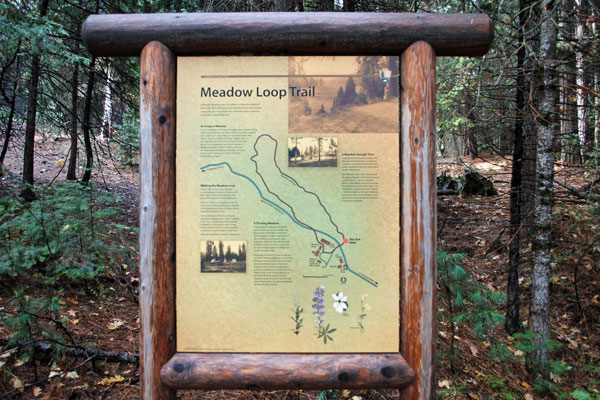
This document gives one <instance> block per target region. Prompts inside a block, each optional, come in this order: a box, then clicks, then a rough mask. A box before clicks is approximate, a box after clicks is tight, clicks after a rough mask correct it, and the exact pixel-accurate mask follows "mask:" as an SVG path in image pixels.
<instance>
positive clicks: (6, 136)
mask: <svg viewBox="0 0 600 400" xmlns="http://www.w3.org/2000/svg"><path fill="white" fill-rule="evenodd" d="M17 53H18V50H17ZM15 58H16V59H17V66H16V68H15V77H14V81H13V87H12V97H11V98H10V101H9V106H10V110H9V111H8V119H7V121H6V128H5V129H4V143H3V144H2V151H1V152H0V171H2V165H3V164H4V158H5V157H6V153H7V152H8V145H9V143H10V137H11V135H12V126H13V121H14V118H15V108H16V104H17V92H18V89H19V73H20V69H21V68H20V62H19V58H18V54H15ZM5 99H6V97H5Z"/></svg>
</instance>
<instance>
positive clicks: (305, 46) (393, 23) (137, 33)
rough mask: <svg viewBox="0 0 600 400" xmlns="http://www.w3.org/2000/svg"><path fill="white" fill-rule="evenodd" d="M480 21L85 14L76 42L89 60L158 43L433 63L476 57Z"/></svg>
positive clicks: (208, 51) (486, 30) (187, 51)
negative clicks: (418, 52) (421, 51)
mask: <svg viewBox="0 0 600 400" xmlns="http://www.w3.org/2000/svg"><path fill="white" fill-rule="evenodd" d="M492 31H493V30H492V26H491V22H490V18H489V17H488V16H487V15H485V14H416V13H339V12H307V13H281V12H269V13H181V14H111V15H91V16H89V17H88V18H87V20H86V21H85V23H84V25H83V30H82V38H83V42H84V44H85V45H86V47H87V48H88V49H89V51H90V52H91V53H92V54H93V55H95V56H134V57H136V56H139V55H140V52H141V50H142V48H144V46H145V45H146V44H148V43H149V42H151V41H153V40H156V41H159V42H161V43H163V44H164V45H165V46H166V47H168V48H169V49H170V50H171V51H172V52H173V53H174V54H175V55H177V56H187V55H194V56H202V55H248V54H252V55H265V54H273V55H398V54H401V53H402V52H403V51H404V50H405V49H406V48H408V46H410V45H411V44H412V43H414V42H416V41H419V40H422V41H426V42H428V43H429V44H430V45H431V46H432V47H433V49H434V51H435V53H436V55H438V56H482V55H484V54H485V53H486V52H487V51H488V49H489V46H490V44H491V42H492Z"/></svg>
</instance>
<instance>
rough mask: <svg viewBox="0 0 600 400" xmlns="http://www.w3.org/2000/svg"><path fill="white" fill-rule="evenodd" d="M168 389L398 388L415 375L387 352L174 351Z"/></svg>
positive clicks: (165, 374) (167, 370)
mask: <svg viewBox="0 0 600 400" xmlns="http://www.w3.org/2000/svg"><path fill="white" fill-rule="evenodd" d="M161 377H162V380H163V382H165V383H166V384H167V385H169V386H170V387H171V388H173V389H206V390H210V389H241V390H254V389H256V390H259V389H260V390H278V389H315V390H320V389H341V388H347V389H367V388H402V387H405V386H407V385H409V384H410V383H411V382H412V381H413V379H414V377H415V375H414V372H413V370H412V369H411V368H410V367H409V366H408V364H407V363H406V361H404V358H402V356H401V355H400V354H398V353H392V354H223V353H213V354H211V353H177V354H175V355H174V356H173V358H171V360H169V362H168V363H167V364H166V365H165V366H164V367H163V369H162V371H161Z"/></svg>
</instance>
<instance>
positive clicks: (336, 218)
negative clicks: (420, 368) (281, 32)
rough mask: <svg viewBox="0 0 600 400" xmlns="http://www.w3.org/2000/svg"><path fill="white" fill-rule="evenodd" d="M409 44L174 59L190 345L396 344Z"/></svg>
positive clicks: (183, 289) (181, 324)
mask: <svg viewBox="0 0 600 400" xmlns="http://www.w3.org/2000/svg"><path fill="white" fill-rule="evenodd" d="M398 86H399V85H398V58H397V57H180V58H178V59H177V144H176V146H177V152H176V210H177V213H176V219H177V220H176V232H177V237H176V253H177V254H176V257H177V258H176V259H177V274H176V279H177V282H176V287H177V290H176V302H177V312H176V315H177V329H176V332H177V351H179V352H263V353H269V352H276V353H282V352H293V353H332V352H344V353H348V352H398V348H399V337H398V331H399V330H398V324H399V309H398V307H399V267H398V266H399V262H400V261H399V247H400V246H399V240H400V238H399V207H398V205H399V105H398V96H399V88H398Z"/></svg>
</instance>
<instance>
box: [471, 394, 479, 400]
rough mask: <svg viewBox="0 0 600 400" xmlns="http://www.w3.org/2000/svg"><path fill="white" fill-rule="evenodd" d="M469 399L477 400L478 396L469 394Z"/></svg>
mask: <svg viewBox="0 0 600 400" xmlns="http://www.w3.org/2000/svg"><path fill="white" fill-rule="evenodd" d="M469 397H470V398H472V399H475V400H479V396H477V395H476V394H474V393H469Z"/></svg>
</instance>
